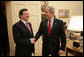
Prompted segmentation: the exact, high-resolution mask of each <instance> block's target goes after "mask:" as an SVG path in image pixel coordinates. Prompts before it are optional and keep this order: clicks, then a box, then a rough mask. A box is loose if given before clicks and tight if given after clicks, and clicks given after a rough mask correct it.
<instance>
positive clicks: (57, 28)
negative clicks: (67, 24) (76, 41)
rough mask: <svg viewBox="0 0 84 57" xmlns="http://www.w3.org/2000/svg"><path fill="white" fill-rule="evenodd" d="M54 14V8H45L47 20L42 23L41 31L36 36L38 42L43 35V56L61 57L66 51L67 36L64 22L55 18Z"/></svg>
mask: <svg viewBox="0 0 84 57" xmlns="http://www.w3.org/2000/svg"><path fill="white" fill-rule="evenodd" d="M54 13H55V9H54V8H53V7H52V6H48V7H46V8H45V16H46V20H43V21H42V22H41V24H40V27H39V30H38V32H37V34H36V35H35V38H36V41H37V40H38V39H39V37H40V36H41V35H42V36H43V49H42V55H43V56H49V55H52V56H59V55H61V54H63V53H64V51H65V46H66V35H65V31H64V26H63V21H62V20H59V19H57V18H54ZM60 44H61V46H60Z"/></svg>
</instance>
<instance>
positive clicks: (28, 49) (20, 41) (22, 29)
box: [13, 9, 35, 56]
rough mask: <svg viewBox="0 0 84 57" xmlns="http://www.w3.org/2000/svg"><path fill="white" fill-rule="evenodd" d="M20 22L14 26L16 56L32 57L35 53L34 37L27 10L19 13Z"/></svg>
mask: <svg viewBox="0 0 84 57" xmlns="http://www.w3.org/2000/svg"><path fill="white" fill-rule="evenodd" d="M19 17H20V21H19V22H17V23H16V24H14V25H13V36H14V41H15V44H16V49H15V56H31V55H32V52H34V40H35V39H34V38H33V37H34V35H33V30H32V25H31V23H30V22H28V20H29V12H28V10H27V9H21V10H20V11H19Z"/></svg>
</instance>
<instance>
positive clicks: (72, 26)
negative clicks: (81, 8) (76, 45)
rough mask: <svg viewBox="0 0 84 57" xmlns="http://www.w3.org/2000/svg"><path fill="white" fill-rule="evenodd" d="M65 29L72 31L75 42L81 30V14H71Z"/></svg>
mask: <svg viewBox="0 0 84 57" xmlns="http://www.w3.org/2000/svg"><path fill="white" fill-rule="evenodd" d="M67 30H69V31H73V32H74V37H75V38H76V40H75V42H79V41H78V40H77V38H79V37H80V32H81V31H83V16H72V17H71V20H70V23H69V26H68V28H67Z"/></svg>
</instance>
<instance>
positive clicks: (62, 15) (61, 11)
mask: <svg viewBox="0 0 84 57" xmlns="http://www.w3.org/2000/svg"><path fill="white" fill-rule="evenodd" d="M58 17H59V18H69V10H68V9H59V10H58Z"/></svg>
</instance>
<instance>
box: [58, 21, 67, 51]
mask: <svg viewBox="0 0 84 57" xmlns="http://www.w3.org/2000/svg"><path fill="white" fill-rule="evenodd" d="M59 31H60V38H61V47H60V49H61V50H63V51H64V50H65V47H66V35H65V31H64V25H63V21H61V22H60V30H59Z"/></svg>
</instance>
